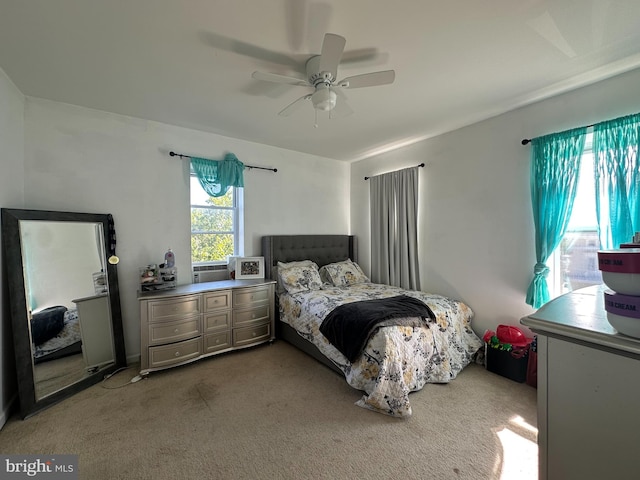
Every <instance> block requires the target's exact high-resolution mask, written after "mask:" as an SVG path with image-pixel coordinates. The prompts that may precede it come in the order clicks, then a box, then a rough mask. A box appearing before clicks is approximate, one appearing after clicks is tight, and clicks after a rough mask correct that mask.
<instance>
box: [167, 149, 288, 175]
mask: <svg viewBox="0 0 640 480" xmlns="http://www.w3.org/2000/svg"><path fill="white" fill-rule="evenodd" d="M169 155H171V156H172V157H180V158H191V157H190V156H189V155H182V154H181V153H176V152H169ZM213 161H214V162H215V161H216V160H213ZM245 167H246V168H258V169H260V170H271V171H272V172H277V171H278V169H277V168H268V167H256V166H255V165H245Z"/></svg>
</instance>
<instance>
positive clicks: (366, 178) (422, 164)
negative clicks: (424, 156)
mask: <svg viewBox="0 0 640 480" xmlns="http://www.w3.org/2000/svg"><path fill="white" fill-rule="evenodd" d="M416 167H424V163H421V164H420V165H416ZM409 168H411V167H409ZM370 178H371V177H364V179H365V180H369V179H370Z"/></svg>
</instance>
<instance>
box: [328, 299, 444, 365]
mask: <svg viewBox="0 0 640 480" xmlns="http://www.w3.org/2000/svg"><path fill="white" fill-rule="evenodd" d="M405 318H406V319H409V320H407V321H404V322H397V323H391V322H389V323H387V321H388V320H391V319H405ZM428 318H434V315H433V312H432V311H431V309H430V308H429V307H427V305H425V304H424V303H423V302H421V301H420V300H418V299H417V298H413V297H409V296H407V295H398V296H395V297H389V298H380V299H376V300H363V301H359V302H353V303H346V304H344V305H340V306H338V307H336V308H335V309H334V310H333V311H332V312H331V313H329V315H327V316H326V318H325V319H324V320H323V322H322V324H321V325H320V332H321V333H322V334H323V335H324V336H325V337H327V339H328V340H329V341H330V342H331V343H332V344H333V346H335V347H336V348H337V349H338V350H340V352H342V354H343V355H344V356H345V357H347V358H348V359H349V361H350V362H354V361H355V360H356V359H357V358H358V356H359V355H360V353H362V350H363V349H364V346H365V345H366V343H367V341H368V340H369V338H370V337H371V335H372V333H373V332H374V330H375V329H376V328H377V327H378V326H380V324H381V323H382V322H385V323H386V324H387V325H396V324H397V325H409V326H420V325H424V321H425V319H428ZM407 322H408V323H407Z"/></svg>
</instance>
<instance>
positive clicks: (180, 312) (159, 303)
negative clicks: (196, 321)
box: [147, 295, 200, 323]
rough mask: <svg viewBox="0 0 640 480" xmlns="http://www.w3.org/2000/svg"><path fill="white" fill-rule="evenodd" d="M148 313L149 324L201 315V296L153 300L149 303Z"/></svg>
mask: <svg viewBox="0 0 640 480" xmlns="http://www.w3.org/2000/svg"><path fill="white" fill-rule="evenodd" d="M147 312H148V320H149V323H153V322H166V321H171V320H174V319H175V317H184V316H185V315H192V314H197V313H200V296H199V295H191V296H186V297H178V298H171V299H166V300H153V301H150V302H149V306H148V309H147Z"/></svg>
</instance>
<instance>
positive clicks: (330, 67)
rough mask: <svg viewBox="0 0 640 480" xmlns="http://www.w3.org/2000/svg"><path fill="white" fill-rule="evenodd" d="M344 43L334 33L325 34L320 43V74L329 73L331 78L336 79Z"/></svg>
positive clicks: (344, 41)
mask: <svg viewBox="0 0 640 480" xmlns="http://www.w3.org/2000/svg"><path fill="white" fill-rule="evenodd" d="M345 43H347V41H346V40H345V39H344V37H341V36H340V35H336V34H334V33H327V34H325V36H324V41H323V42H322V53H320V72H331V74H332V75H333V78H336V75H337V74H338V65H339V64H340V59H341V58H342V52H344V45H345Z"/></svg>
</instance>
